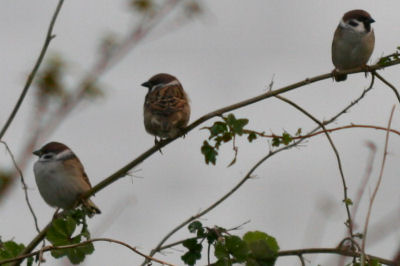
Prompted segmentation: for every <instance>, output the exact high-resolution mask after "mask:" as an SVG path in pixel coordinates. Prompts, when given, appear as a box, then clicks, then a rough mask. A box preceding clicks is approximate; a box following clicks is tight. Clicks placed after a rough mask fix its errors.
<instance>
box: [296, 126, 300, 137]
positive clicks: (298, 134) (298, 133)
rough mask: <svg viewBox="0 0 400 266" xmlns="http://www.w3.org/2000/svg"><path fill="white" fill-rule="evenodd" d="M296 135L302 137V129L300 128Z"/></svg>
mask: <svg viewBox="0 0 400 266" xmlns="http://www.w3.org/2000/svg"><path fill="white" fill-rule="evenodd" d="M295 135H296V136H300V135H301V127H299V128H298V129H297V131H296V134H295Z"/></svg>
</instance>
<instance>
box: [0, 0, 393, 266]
mask: <svg viewBox="0 0 400 266" xmlns="http://www.w3.org/2000/svg"><path fill="white" fill-rule="evenodd" d="M56 2H57V1H54V0H53V1H51V0H41V1H27V0H12V1H11V0H9V1H7V0H3V1H2V2H1V8H0V21H1V22H0V33H1V36H2V38H1V42H0V51H1V53H0V58H1V63H0V73H1V74H0V84H1V87H2V89H1V91H2V94H1V95H2V96H1V97H0V124H1V125H2V124H3V123H4V121H5V120H6V118H7V117H8V115H9V112H10V110H11V108H12V107H13V105H14V103H15V101H16V100H17V97H18V96H19V93H20V91H21V89H22V87H23V84H24V82H25V78H26V76H27V74H28V73H29V71H30V70H31V68H32V66H33V64H34V62H35V60H36V57H37V55H38V53H39V51H40V48H41V46H42V44H43V40H44V37H45V33H46V31H47V27H48V23H49V21H50V17H51V15H52V13H53V11H54V8H55V6H56ZM127 6H128V4H127V1H126V0H123V1H115V0H113V1H111V0H86V1H77V0H69V1H66V2H65V4H64V6H63V8H62V10H61V13H60V16H59V19H58V20H57V23H56V26H55V29H54V32H55V34H56V35H57V37H56V38H55V39H54V40H53V41H52V42H51V44H50V50H49V53H48V55H51V54H54V53H59V54H61V55H62V56H63V57H65V58H66V59H67V60H68V62H69V66H68V69H69V71H71V73H72V75H73V76H75V77H76V78H79V77H80V76H82V75H83V73H85V71H87V70H89V69H90V67H91V66H92V64H93V63H94V61H95V59H96V57H98V53H97V51H98V46H99V43H100V40H101V38H103V37H104V36H105V35H106V34H108V33H110V32H114V33H115V34H116V35H117V36H118V35H120V36H123V34H125V33H126V32H127V31H128V30H129V29H130V28H131V27H132V26H134V23H135V21H136V17H135V14H134V13H133V12H132V11H131V10H129V9H128V8H127ZM203 6H204V8H205V13H204V14H203V15H202V16H200V17H197V18H195V19H193V20H191V21H190V22H189V23H187V24H185V25H183V26H181V27H175V28H171V27H169V26H168V25H171V24H168V25H167V24H165V23H164V24H163V23H161V24H160V25H158V27H156V28H155V30H154V31H152V32H151V34H150V35H149V36H147V38H145V39H144V41H143V42H141V43H140V45H139V46H138V47H136V48H135V49H134V50H133V51H132V52H131V53H129V54H128V55H127V56H126V57H125V58H124V59H123V60H122V61H121V62H120V63H119V64H117V65H116V66H115V67H113V68H112V69H111V70H110V71H109V72H107V73H106V74H105V75H104V76H102V78H101V80H100V82H101V84H102V85H103V87H104V88H105V97H104V98H102V99H99V100H96V101H91V102H88V103H87V104H84V105H81V106H80V107H79V108H78V109H76V110H75V111H74V112H73V113H72V114H71V115H70V116H69V117H68V118H67V119H66V121H65V122H64V123H63V124H62V125H61V126H60V127H59V128H58V129H57V130H56V131H55V133H54V134H53V135H52V136H51V137H50V138H48V140H47V141H52V140H55V141H60V142H63V143H65V144H67V145H68V146H69V147H70V148H71V149H72V150H73V151H74V152H75V153H76V154H77V155H78V156H79V158H80V159H81V161H82V163H83V164H84V166H85V169H86V172H87V173H88V175H89V178H90V180H91V183H92V184H93V185H95V184H97V183H98V182H100V181H101V180H102V179H104V178H105V177H107V176H108V175H109V174H111V173H113V172H114V171H116V170H117V169H119V168H121V167H122V166H123V165H125V164H126V163H127V162H129V161H131V160H132V159H134V158H135V157H137V156H138V155H140V154H141V153H142V152H144V151H145V150H147V149H148V148H150V147H151V146H152V145H153V141H154V139H153V137H152V136H150V135H148V134H147V133H146V132H145V130H144V126H143V116H142V105H143V101H144V97H145V94H146V89H145V88H143V87H141V86H140V84H141V83H143V82H144V81H146V80H147V79H148V78H149V77H151V76H152V75H154V74H157V73H160V72H167V73H170V74H173V75H175V76H176V77H177V78H178V79H179V80H180V81H181V83H182V84H183V87H184V88H185V90H186V92H187V94H188V95H189V97H190V98H191V106H192V114H191V121H194V120H195V119H197V118H198V117H200V116H201V115H203V114H205V113H207V112H209V111H212V110H214V109H216V108H219V107H223V106H226V105H229V104H232V103H235V102H237V101H240V100H243V99H247V98H250V97H252V96H256V95H258V94H261V93H263V92H265V90H266V89H267V88H268V84H269V83H270V82H271V80H272V79H273V80H274V87H273V88H274V89H277V88H280V87H282V86H284V85H287V84H291V83H294V82H297V81H300V80H302V79H304V78H307V77H313V76H316V75H319V74H323V73H327V72H329V71H332V70H333V65H332V63H331V59H330V57H331V55H330V47H331V42H332V36H333V32H334V30H335V28H336V26H337V24H338V23H339V20H340V18H341V16H342V15H343V14H344V13H345V12H346V11H348V10H351V9H356V8H357V9H358V8H361V9H365V10H367V11H368V12H370V14H371V15H372V17H373V18H374V19H375V20H376V23H374V24H373V28H374V30H375V36H376V44H375V50H374V52H373V54H372V57H371V62H375V61H376V60H377V59H378V58H379V57H380V56H382V55H384V54H389V53H392V52H394V50H395V48H396V47H397V46H399V45H400V39H399V38H398V36H400V20H399V15H398V10H399V8H400V2H399V1H398V0H386V1H374V0H359V1H345V0H339V1H321V0H308V1H261V0H259V1H256V0H252V1H249V0H248V1H238V0H233V1H232V0H219V1H204V2H203ZM47 58H48V57H47ZM399 69H400V68H399V67H392V68H390V69H387V70H384V71H380V73H381V74H382V75H383V76H384V77H385V78H387V79H388V80H389V81H390V82H391V83H392V84H395V85H396V86H398V87H400V86H399V82H400V75H399V74H398V73H399V71H400V70H399ZM74 80H75V79H71V83H73V82H74ZM76 80H78V79H76ZM368 84H369V78H368V79H366V78H365V77H364V75H363V74H357V75H352V76H349V77H348V81H347V82H342V83H335V82H333V81H332V80H325V81H322V82H318V83H315V84H313V85H310V86H306V87H302V88H299V89H297V90H295V91H292V92H289V93H287V94H285V96H286V97H288V98H289V99H291V100H293V101H295V102H296V103H298V104H299V105H300V106H302V107H304V108H305V109H307V110H308V111H309V112H310V113H312V114H314V115H315V116H316V117H317V118H318V119H320V120H323V119H328V118H330V117H332V116H333V115H334V114H336V113H337V112H338V111H340V110H341V109H343V108H344V107H345V106H346V105H348V104H349V103H350V102H351V101H352V100H354V99H355V98H357V97H358V96H359V95H360V94H361V92H362V91H363V90H364V89H365V88H366V87H367V86H368ZM34 93H35V87H32V88H31V90H30V92H29V93H28V96H27V100H26V101H25V102H24V104H23V106H22V108H21V110H20V112H19V114H18V116H17V118H16V120H15V122H14V123H13V124H12V125H11V127H10V129H9V131H8V132H7V134H6V135H5V137H4V140H5V141H7V143H8V144H9V145H10V147H11V149H12V150H13V151H14V152H15V153H16V154H18V152H21V149H22V147H23V144H24V140H25V139H26V138H27V137H28V136H29V134H30V132H29V130H28V128H27V125H28V124H29V121H30V119H32V116H31V113H32V110H34V105H33V103H34V101H33V97H34ZM394 104H396V105H397V109H396V112H395V114H394V120H393V123H392V127H393V128H399V126H400V109H399V108H398V105H399V104H398V102H397V100H396V98H395V97H394V94H393V92H392V91H391V90H390V89H389V88H387V87H385V86H384V85H383V84H382V83H381V82H380V81H376V83H375V86H374V89H373V90H372V91H371V92H370V93H368V95H367V96H366V97H365V98H364V99H363V100H362V101H361V102H360V103H359V104H358V105H357V106H355V107H354V108H353V109H352V110H351V111H350V112H349V113H348V114H346V115H344V116H342V117H341V118H340V119H339V120H338V121H336V123H334V124H332V125H330V127H335V126H341V125H348V124H350V123H357V124H369V125H379V126H386V124H387V121H388V118H389V114H390V110H391V108H392V106H393V105H394ZM234 114H235V115H236V117H246V118H248V119H250V123H249V126H248V127H249V128H252V129H254V130H258V131H265V132H266V133H270V132H273V133H275V134H281V133H282V132H283V131H284V130H286V131H288V132H291V133H295V132H296V130H297V129H298V128H300V127H301V128H303V132H306V131H308V129H311V128H313V127H314V126H315V124H314V122H312V121H310V120H309V119H308V118H306V117H305V116H304V115H303V114H301V113H299V112H297V111H296V110H294V109H293V108H292V107H290V106H288V105H287V104H285V103H283V102H280V101H279V100H277V99H268V100H265V101H262V102H259V103H257V104H254V105H251V106H249V107H246V108H243V109H240V110H236V111H234ZM211 124H212V121H208V122H206V123H205V124H204V126H207V125H211ZM207 137H208V135H207V132H205V131H201V130H199V129H195V130H193V131H191V132H190V133H189V134H188V135H187V136H186V138H185V139H179V140H177V141H175V142H174V143H171V144H170V145H168V147H166V148H164V149H163V155H161V154H160V153H157V154H154V155H153V156H152V157H151V158H149V159H147V160H146V161H145V162H144V163H142V164H141V165H140V166H139V167H138V168H137V169H136V170H137V172H135V174H134V175H135V176H137V177H140V178H136V177H133V178H131V177H126V178H123V179H121V180H119V181H117V182H116V183H114V184H112V185H111V186H109V187H108V188H106V189H104V190H102V191H101V192H100V193H98V194H97V195H96V197H95V198H94V199H93V201H94V202H95V203H96V204H97V205H98V206H99V207H100V208H101V210H102V212H103V213H102V215H101V216H96V217H95V218H93V219H91V221H90V229H91V231H92V237H109V238H114V239H119V240H122V241H125V242H127V243H129V244H130V245H132V246H136V247H138V248H139V249H140V250H141V251H142V252H145V253H148V252H149V250H150V249H151V248H153V247H155V245H156V244H157V243H158V242H159V241H160V240H161V238H162V237H164V236H165V234H166V233H167V232H169V231H170V230H171V229H172V228H174V227H175V226H177V225H178V224H180V223H181V222H182V221H184V220H185V219H187V218H188V217H190V216H192V215H194V214H196V213H198V212H199V211H200V210H204V209H205V208H207V207H208V206H209V205H210V204H212V203H213V202H214V201H216V200H217V199H218V198H220V197H221V196H222V195H223V194H224V193H226V192H227V191H228V190H230V189H231V188H232V187H233V186H234V185H235V184H236V183H237V182H238V181H239V180H240V179H241V178H242V177H243V176H244V175H245V174H246V173H247V171H248V170H249V169H250V168H251V167H252V166H253V165H254V163H255V162H256V161H258V160H259V159H260V158H261V157H262V156H264V155H266V154H267V153H268V152H269V144H268V142H267V141H266V140H259V141H256V142H255V143H252V144H249V143H247V142H246V141H239V145H240V148H239V155H238V161H237V163H236V164H235V165H234V166H232V167H230V168H227V165H228V164H229V162H230V160H231V159H232V156H233V152H232V149H231V146H230V145H225V146H226V147H223V148H222V149H221V150H220V156H219V157H218V160H217V165H216V166H210V165H205V163H204V159H203V156H202V154H201V153H200V147H201V145H202V142H203V141H204V140H205V139H206V138H207ZM332 138H333V141H334V142H335V144H336V146H337V148H338V150H339V152H340V155H341V158H342V162H343V168H344V173H345V176H346V179H347V182H348V187H349V196H350V198H355V193H356V189H357V188H358V186H359V184H360V180H361V179H362V177H363V175H364V172H365V168H366V166H367V159H368V154H369V149H368V148H367V147H366V142H367V141H372V142H373V143H374V144H375V145H376V146H377V148H378V150H377V155H376V161H375V164H374V165H373V166H374V168H373V172H372V175H371V176H372V179H373V180H372V183H371V184H370V185H369V186H368V189H367V191H366V192H365V195H364V198H363V204H362V205H361V207H362V211H361V212H360V213H359V215H358V216H357V217H355V220H356V223H357V224H358V225H360V226H363V225H364V220H365V210H366V206H367V201H368V199H369V197H370V195H371V193H372V190H373V188H374V184H375V182H376V179H377V176H378V173H379V170H380V164H381V159H382V153H383V146H384V139H385V132H384V131H375V130H371V129H369V130H367V129H351V130H344V131H340V132H337V133H333V134H332ZM47 141H46V142H47ZM41 144H44V143H41ZM41 144H40V145H39V146H41ZM399 145H400V137H399V136H398V135H391V137H390V145H389V156H388V158H387V161H386V168H385V172H384V179H383V183H382V186H381V189H380V191H379V192H378V196H377V199H376V202H375V205H374V208H373V213H372V219H371V222H370V224H371V225H372V226H371V230H370V238H371V242H368V245H367V252H368V253H371V254H374V255H378V256H380V257H384V258H389V259H390V258H392V257H393V254H394V252H395V251H396V249H398V245H399V242H400V241H399V240H400V230H398V225H399V224H400V214H399V213H400V211H399V209H400V205H399V202H400V194H399V187H400V184H399V183H400V179H399V169H398V165H399V163H400V155H399V152H398V147H399ZM32 159H33V158H32ZM0 162H1V163H2V166H4V167H10V166H11V165H10V161H9V157H8V156H7V154H6V153H5V152H1V153H0ZM32 163H33V160H32ZM255 174H256V177H255V178H254V179H251V180H249V181H248V182H247V183H246V184H244V185H243V187H241V188H240V189H239V191H237V192H236V193H235V194H234V195H233V196H231V197H230V198H229V199H228V200H226V201H225V202H224V203H223V204H221V205H220V206H219V207H217V208H216V209H215V210H214V211H212V212H211V213H209V214H207V215H206V216H205V217H203V218H202V219H201V221H202V223H203V224H205V225H207V226H210V227H211V226H214V225H219V226H222V227H226V228H231V227H235V226H237V225H239V224H241V223H243V222H245V221H248V220H251V222H250V223H248V224H246V225H245V226H244V228H243V229H242V230H241V231H237V232H235V233H236V234H239V235H242V234H244V233H245V232H247V231H250V230H260V231H264V232H267V233H268V234H270V235H272V236H275V237H276V238H277V241H278V243H279V245H280V248H281V250H287V249H299V248H307V247H335V246H336V245H337V244H338V243H339V241H340V240H341V239H342V238H343V237H344V236H345V226H344V225H343V223H344V221H345V220H346V214H345V209H344V206H343V204H342V199H343V189H342V185H341V181H340V175H339V171H338V168H337V162H336V159H335V156H334V153H333V151H332V149H331V147H330V145H329V143H328V141H327V139H326V138H325V137H324V136H323V135H320V136H319V137H314V138H312V139H310V140H309V141H307V142H306V143H304V144H302V145H301V146H300V147H298V148H294V149H291V150H289V151H285V152H282V153H280V154H279V155H276V156H274V157H272V158H271V159H270V160H268V161H267V162H265V163H264V164H263V165H262V166H261V167H260V168H258V170H257V171H256V173H255ZM24 175H25V179H26V182H27V184H28V186H29V188H30V190H29V193H30V197H31V201H32V204H33V206H34V209H35V211H36V214H37V216H38V218H39V224H40V226H44V225H45V224H46V223H47V222H48V221H49V219H50V218H51V216H52V214H53V212H54V210H53V209H52V208H51V207H49V206H48V205H46V203H45V202H44V201H43V200H42V199H41V197H40V195H39V192H38V190H37V187H36V183H35V181H34V176H33V171H32V164H31V165H30V166H29V167H28V168H27V170H26V171H25V172H24ZM0 213H1V214H0V229H1V230H0V235H1V236H2V240H7V239H10V238H13V239H14V240H15V241H17V242H23V243H28V242H29V241H30V240H31V239H32V238H33V237H34V236H35V235H36V234H35V230H34V226H33V221H32V217H31V215H30V213H29V211H28V208H27V207H26V203H25V201H24V196H23V191H22V189H21V188H20V185H18V186H15V190H14V191H13V192H12V193H10V194H9V196H8V198H7V200H6V201H4V202H2V204H1V205H0ZM386 215H391V216H389V217H390V219H392V220H393V221H392V223H391V224H390V226H386V227H385V229H388V230H389V233H386V232H384V231H381V230H382V228H379V227H374V226H373V225H374V223H377V222H379V221H381V219H382V218H383V217H385V216H386ZM378 235H379V236H382V237H383V238H381V239H380V240H379V241H374V240H373V239H374V237H375V239H377V238H376V237H377V236H378ZM186 237H190V235H189V233H188V231H187V229H184V230H182V231H180V232H179V233H178V234H176V235H175V236H174V237H173V238H171V240H170V241H168V243H170V242H172V241H174V240H180V239H182V238H186ZM95 247H96V252H95V253H94V254H93V255H91V256H89V257H88V259H87V260H86V261H85V262H86V265H111V264H114V265H138V264H139V262H141V261H142V258H141V257H139V256H138V255H136V254H134V253H132V252H131V251H129V250H128V249H126V248H124V247H120V246H114V245H111V244H105V243H98V244H95ZM180 250H183V248H181V247H179V248H178V250H169V251H168V252H166V256H163V255H160V254H158V255H157V257H158V258H160V259H163V260H165V261H168V262H171V263H176V264H178V265H181V264H182V262H181V260H180V256H181V255H182V254H183V253H181V252H180ZM306 258H307V259H309V261H310V265H317V264H318V263H322V264H323V265H336V260H334V259H335V258H337V256H327V255H318V256H306ZM46 259H48V261H49V263H48V264H49V265H50V264H54V263H55V262H54V260H52V259H51V256H50V255H49V254H48V255H46ZM204 263H205V261H204V260H203V263H200V264H199V265H202V264H204ZM295 263H298V258H296V257H291V258H279V259H278V261H277V264H276V265H279V266H281V265H293V264H295ZM65 265H68V263H66V264H65Z"/></svg>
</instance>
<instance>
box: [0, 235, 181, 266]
mask: <svg viewBox="0 0 400 266" xmlns="http://www.w3.org/2000/svg"><path fill="white" fill-rule="evenodd" d="M93 242H111V243H116V244H119V245H122V246H125V247H127V248H129V249H130V250H132V251H133V252H135V253H136V254H138V255H140V256H142V257H144V258H146V259H148V260H149V261H154V262H157V263H160V264H162V265H169V266H174V264H171V263H168V262H165V261H162V260H159V259H156V258H152V257H150V256H147V255H146V254H144V253H142V252H140V251H138V250H137V249H136V248H135V247H132V246H131V245H129V244H127V243H125V242H122V241H119V240H115V239H111V238H104V237H102V238H92V239H89V240H87V241H83V242H81V243H77V244H72V245H65V246H46V247H43V248H41V249H40V250H38V251H35V252H32V253H29V254H24V255H21V256H18V257H15V258H12V259H6V260H1V261H0V265H3V264H5V263H9V262H15V261H19V260H22V259H25V258H29V257H33V256H36V255H38V254H41V253H45V252H48V251H51V250H61V249H68V248H76V247H80V246H84V245H87V244H89V243H93Z"/></svg>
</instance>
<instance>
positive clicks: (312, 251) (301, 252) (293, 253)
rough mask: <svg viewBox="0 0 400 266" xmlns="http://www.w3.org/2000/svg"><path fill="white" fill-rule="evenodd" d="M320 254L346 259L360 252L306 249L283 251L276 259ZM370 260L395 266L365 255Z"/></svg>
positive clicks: (384, 260)
mask: <svg viewBox="0 0 400 266" xmlns="http://www.w3.org/2000/svg"><path fill="white" fill-rule="evenodd" d="M315 253H318V254H321V253H328V254H338V255H342V256H347V257H361V253H360V252H354V251H352V250H350V249H341V248H307V249H296V250H284V251H279V252H278V257H283V256H299V255H304V254H315ZM366 256H367V257H368V258H369V259H371V260H376V261H378V262H380V263H382V264H385V265H389V266H397V265H396V263H395V262H394V261H391V260H388V259H384V258H380V257H376V256H372V255H366Z"/></svg>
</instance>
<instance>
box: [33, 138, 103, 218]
mask: <svg viewBox="0 0 400 266" xmlns="http://www.w3.org/2000/svg"><path fill="white" fill-rule="evenodd" d="M33 154H35V155H37V156H38V157H39V159H38V160H37V161H36V162H35V164H34V167H33V170H34V173H35V179H36V184H37V186H38V188H39V192H40V195H41V196H42V198H43V199H44V200H45V201H46V202H47V204H49V205H50V206H53V207H57V208H62V209H65V210H68V209H72V208H74V207H76V206H77V205H78V204H79V200H80V196H81V195H82V194H83V193H85V192H86V191H88V190H89V189H91V187H92V186H91V184H90V182H89V179H88V177H87V175H86V173H85V169H84V168H83V165H82V163H81V162H80V160H79V158H78V157H77V156H76V155H75V153H73V152H72V151H71V150H70V149H69V148H68V147H67V146H66V145H64V144H62V143H59V142H50V143H47V144H46V145H44V146H43V147H42V148H40V149H39V150H37V151H34V152H33ZM82 203H83V205H84V207H85V208H86V209H87V210H89V212H90V214H95V213H101V212H100V210H99V208H98V207H97V206H96V205H95V204H94V203H93V202H92V201H91V200H90V199H84V200H82Z"/></svg>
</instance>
